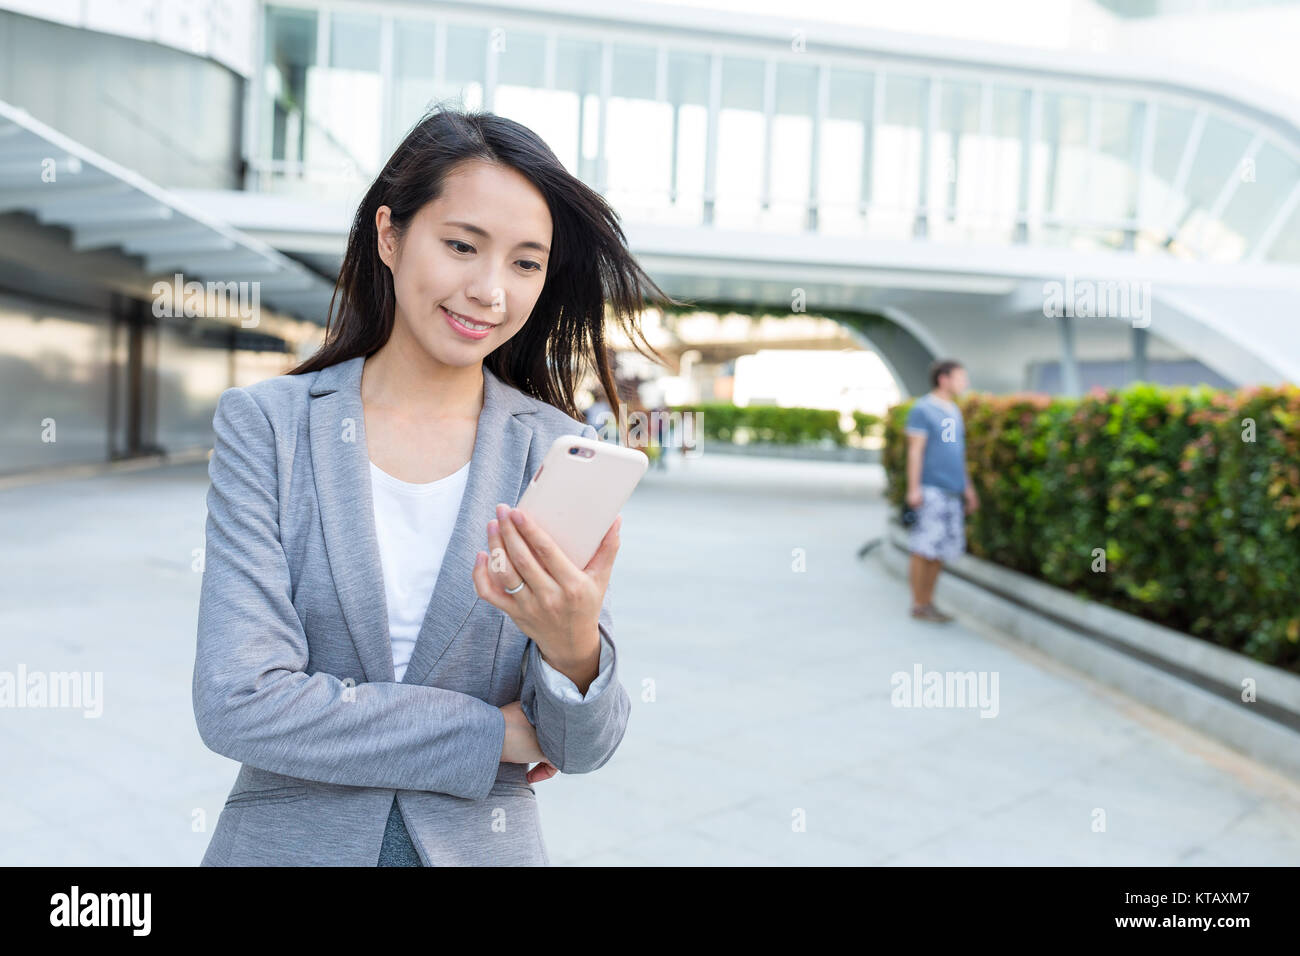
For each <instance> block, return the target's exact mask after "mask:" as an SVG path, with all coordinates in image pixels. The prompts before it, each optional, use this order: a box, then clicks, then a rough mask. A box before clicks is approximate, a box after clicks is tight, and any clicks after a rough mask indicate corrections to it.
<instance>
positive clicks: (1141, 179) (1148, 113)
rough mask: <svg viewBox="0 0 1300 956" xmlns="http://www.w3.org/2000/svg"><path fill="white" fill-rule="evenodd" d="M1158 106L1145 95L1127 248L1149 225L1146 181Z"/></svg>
mask: <svg viewBox="0 0 1300 956" xmlns="http://www.w3.org/2000/svg"><path fill="white" fill-rule="evenodd" d="M1157 109H1159V106H1158V105H1157V104H1156V101H1155V98H1154V97H1147V98H1146V100H1145V101H1144V103H1143V105H1142V111H1143V112H1142V142H1141V143H1139V144H1138V164H1137V210H1136V213H1135V215H1134V217H1133V218H1134V219H1136V220H1137V223H1136V225H1135V228H1133V229H1131V230H1129V233H1128V235H1127V236H1126V237H1125V238H1126V240H1127V241H1126V245H1127V247H1128V248H1129V249H1133V248H1136V246H1137V231H1138V230H1140V229H1145V228H1148V227H1149V224H1150V221H1151V198H1150V194H1149V190H1148V189H1147V181H1148V180H1149V179H1150V178H1151V161H1152V158H1153V157H1154V156H1155V151H1156V110H1157Z"/></svg>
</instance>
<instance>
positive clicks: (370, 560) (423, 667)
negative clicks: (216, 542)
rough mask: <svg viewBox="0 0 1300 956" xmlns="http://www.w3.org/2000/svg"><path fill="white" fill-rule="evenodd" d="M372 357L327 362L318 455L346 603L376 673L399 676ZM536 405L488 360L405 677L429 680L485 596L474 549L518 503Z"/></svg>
mask: <svg viewBox="0 0 1300 956" xmlns="http://www.w3.org/2000/svg"><path fill="white" fill-rule="evenodd" d="M364 365H365V356H357V357H355V358H351V359H347V360H346V361H343V362H339V363H336V364H335V365H331V366H328V367H326V368H323V369H321V370H320V372H319V373H318V374H317V376H316V382H315V384H314V385H313V386H312V388H311V395H312V400H311V411H310V427H311V455H312V469H313V473H314V476H315V482H316V495H317V501H318V507H319V509H320V516H321V527H322V529H323V531H324V535H325V550H326V554H327V555H328V558H329V563H330V571H331V573H332V575H333V577H334V585H335V589H336V590H337V592H338V598H339V603H340V605H341V606H342V609H343V615H344V618H345V619H346V620H347V624H348V630H349V631H350V633H351V635H352V642H353V644H354V645H355V646H356V649H357V655H358V657H359V658H360V659H361V667H362V670H363V671H364V673H365V677H366V680H368V681H392V680H393V679H394V677H395V672H394V670H393V649H392V643H391V641H390V639H389V625H388V608H387V596H386V592H385V589H384V578H383V566H382V564H381V562H380V558H379V539H378V536H377V534H376V530H375V512H374V498H373V497H372V494H371V484H370V454H369V450H368V447H367V445H366V437H365V407H364V405H363V404H362V401H361V371H362V368H363V366H364ZM532 411H534V408H533V407H532V404H531V402H530V401H529V399H528V398H527V396H525V395H523V394H522V393H521V392H519V391H518V390H517V389H513V388H511V387H509V386H508V385H506V384H505V383H504V382H502V381H501V380H500V379H499V378H497V376H496V375H494V374H493V373H492V372H491V371H490V370H489V369H488V368H487V367H486V366H484V368H483V409H482V411H481V412H480V413H479V419H478V429H477V432H476V434H475V436H474V451H473V457H472V458H471V459H470V466H469V475H468V476H467V478H466V483H465V495H464V498H463V499H462V500H461V505H460V510H459V512H458V513H457V516H456V524H455V527H454V529H453V530H452V534H451V540H450V542H448V545H447V552H446V554H445V555H444V557H443V561H442V568H441V570H439V572H438V579H437V582H436V583H435V585H434V589H433V595H432V597H431V598H430V601H429V607H428V609H427V610H426V612H425V616H424V622H423V624H422V625H421V627H420V633H419V635H418V636H417V638H416V642H415V647H414V649H413V651H412V653H411V660H410V663H409V664H408V665H407V668H406V673H405V674H404V675H403V677H402V683H404V684H418V683H423V682H424V680H425V678H426V677H427V676H428V674H429V672H430V671H431V670H432V669H433V667H434V666H435V665H436V664H437V662H438V660H439V659H440V658H441V657H442V654H443V652H444V651H445V650H446V649H447V647H448V646H449V645H450V644H451V642H452V640H453V639H454V638H455V636H456V634H457V632H458V631H460V629H461V627H463V626H464V624H465V621H466V620H467V619H468V618H469V614H470V611H472V610H473V608H474V605H475V604H476V603H477V602H478V600H479V597H478V593H477V592H476V591H475V589H474V579H473V577H472V573H473V569H474V554H475V552H477V551H479V550H487V523H488V522H489V521H490V520H492V519H493V518H494V517H496V506H497V503H498V502H504V503H506V504H509V505H514V504H516V503H518V501H519V497H520V495H521V494H522V493H523V490H524V488H525V487H526V485H527V482H528V479H529V477H530V475H528V474H527V473H526V471H527V467H528V461H529V458H530V448H531V445H532V437H533V429H532V427H531V426H530V425H529V424H527V419H526V418H523V417H520V416H526V415H527V414H529V413H531V412H532Z"/></svg>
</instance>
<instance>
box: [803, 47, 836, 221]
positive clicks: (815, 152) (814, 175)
mask: <svg viewBox="0 0 1300 956" xmlns="http://www.w3.org/2000/svg"><path fill="white" fill-rule="evenodd" d="M830 96H831V71H830V70H829V69H828V68H827V67H826V66H825V65H824V64H823V65H821V66H818V67H817V100H816V104H815V105H814V107H813V127H812V156H811V158H810V160H809V163H810V167H809V170H808V231H809V232H816V231H817V229H818V223H819V220H820V216H819V212H818V210H819V209H820V207H821V177H820V176H819V172H820V170H821V155H822V135H823V133H824V131H825V129H826V110H827V108H828V106H829V103H830Z"/></svg>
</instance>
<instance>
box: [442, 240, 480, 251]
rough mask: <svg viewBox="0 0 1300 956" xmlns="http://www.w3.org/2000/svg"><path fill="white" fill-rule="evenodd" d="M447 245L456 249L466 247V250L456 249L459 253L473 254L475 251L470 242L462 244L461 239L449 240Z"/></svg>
mask: <svg viewBox="0 0 1300 956" xmlns="http://www.w3.org/2000/svg"><path fill="white" fill-rule="evenodd" d="M447 245H449V246H451V247H452V248H455V247H456V246H464V247H465V248H464V249H456V251H457V252H473V251H474V247H473V246H471V245H470V244H469V243H468V242H461V241H460V240H459V239H448V240H447Z"/></svg>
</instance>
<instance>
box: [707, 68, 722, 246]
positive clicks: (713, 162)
mask: <svg viewBox="0 0 1300 956" xmlns="http://www.w3.org/2000/svg"><path fill="white" fill-rule="evenodd" d="M721 112H722V55H721V54H720V53H719V52H718V51H717V50H714V51H713V52H712V53H711V54H710V56H709V119H708V132H707V134H706V136H705V140H704V223H703V224H704V225H706V226H711V225H713V206H714V203H715V202H716V201H717V188H718V116H719V114H720V113H721Z"/></svg>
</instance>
